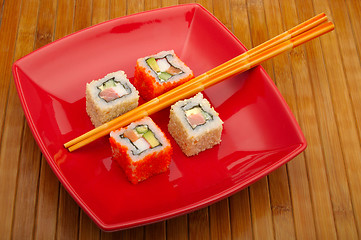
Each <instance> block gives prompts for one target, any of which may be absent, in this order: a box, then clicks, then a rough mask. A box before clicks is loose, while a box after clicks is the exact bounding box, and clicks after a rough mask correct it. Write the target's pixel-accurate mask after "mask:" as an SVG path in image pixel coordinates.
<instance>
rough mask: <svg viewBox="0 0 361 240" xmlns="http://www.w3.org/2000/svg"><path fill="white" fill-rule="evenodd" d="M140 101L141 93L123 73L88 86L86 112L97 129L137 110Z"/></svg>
mask: <svg viewBox="0 0 361 240" xmlns="http://www.w3.org/2000/svg"><path fill="white" fill-rule="evenodd" d="M138 100H139V92H138V91H137V90H136V89H135V87H134V86H133V85H132V84H131V83H130V82H129V80H128V78H127V75H126V74H125V73H124V72H123V71H117V72H113V73H109V74H107V75H106V76H105V77H104V78H102V79H99V80H94V81H92V82H90V83H87V85H86V112H87V114H88V115H89V117H90V120H91V122H92V123H93V125H94V126H95V127H98V126H100V125H102V124H104V123H106V122H109V121H110V120H112V119H114V118H116V117H118V116H120V115H122V114H123V113H126V112H128V111H130V110H132V109H133V108H136V107H137V106H138Z"/></svg>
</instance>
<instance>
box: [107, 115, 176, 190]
mask: <svg viewBox="0 0 361 240" xmlns="http://www.w3.org/2000/svg"><path fill="white" fill-rule="evenodd" d="M110 144H111V148H112V153H113V159H115V160H116V161H117V162H118V163H119V165H120V166H121V167H122V169H123V170H124V172H125V174H126V175H127V177H128V179H129V181H130V182H132V183H133V184H137V183H138V182H140V181H143V180H145V179H147V178H149V177H151V176H153V175H155V174H159V173H162V172H165V171H167V169H168V167H169V164H170V161H171V155H172V151H173V150H172V146H171V145H170V142H169V140H168V139H167V138H166V136H165V135H164V133H163V132H162V131H161V130H160V128H159V127H158V126H157V125H156V124H155V123H154V122H153V120H152V119H151V118H150V117H145V118H143V119H141V120H138V121H136V122H133V123H131V124H129V125H128V126H127V127H126V128H121V129H119V130H116V131H112V132H111V133H110Z"/></svg>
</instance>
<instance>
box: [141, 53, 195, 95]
mask: <svg viewBox="0 0 361 240" xmlns="http://www.w3.org/2000/svg"><path fill="white" fill-rule="evenodd" d="M193 76H194V75H193V71H192V70H191V69H190V68H189V67H187V66H186V65H185V64H184V63H183V62H182V61H181V60H180V59H179V58H178V57H177V55H176V54H175V53H174V51H173V50H170V51H162V52H159V53H157V54H155V55H151V56H147V57H143V58H139V59H138V60H137V65H136V67H135V73H134V86H135V87H136V88H137V89H138V91H139V92H140V95H141V96H142V97H143V98H144V99H145V100H150V99H152V98H154V97H157V96H159V95H161V94H163V93H165V92H166V91H169V90H170V89H172V88H175V87H177V86H179V85H180V84H182V83H184V82H186V81H188V80H190V79H191V78H193Z"/></svg>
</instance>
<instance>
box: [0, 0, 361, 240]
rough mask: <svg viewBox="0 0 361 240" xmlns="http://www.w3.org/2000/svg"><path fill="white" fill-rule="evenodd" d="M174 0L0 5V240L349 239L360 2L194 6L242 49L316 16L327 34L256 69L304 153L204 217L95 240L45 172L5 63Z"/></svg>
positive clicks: (354, 200) (359, 229) (354, 222)
mask: <svg viewBox="0 0 361 240" xmlns="http://www.w3.org/2000/svg"><path fill="white" fill-rule="evenodd" d="M182 3H187V1H181V0H179V1H177V0H139V1H138V0H136V1H130V0H128V1H122V0H58V1H57V0H54V1H50V0H0V140H1V153H0V239H54V238H56V239H104V240H106V239H241V238H242V239H252V238H254V239H296V238H297V239H336V238H339V239H360V238H361V146H360V136H361V94H360V92H361V64H360V57H361V1H360V0H354V1H351V0H350V1H349V0H249V1H245V0H213V1H212V0H211V1H198V3H200V4H202V5H203V6H204V7H206V8H207V9H208V10H209V11H210V12H212V13H213V14H214V15H215V16H216V17H217V18H218V19H220V20H221V21H222V22H223V23H224V24H225V25H226V26H227V27H228V28H229V29H230V30H231V31H232V32H233V33H234V34H235V35H236V36H237V37H238V38H239V39H240V40H241V41H242V42H243V43H244V44H245V45H246V47H247V48H251V47H252V46H255V45H258V44H259V43H261V42H264V41H265V40H267V39H269V38H270V37H273V36H275V35H277V34H279V33H281V32H283V31H285V30H287V29H289V28H291V27H293V26H295V25H296V24H298V23H299V22H301V21H304V20H306V19H308V18H310V17H312V16H314V15H316V14H318V13H320V12H325V13H326V14H327V15H328V16H329V18H330V19H331V20H332V21H333V22H334V23H335V26H336V30H335V31H334V32H332V33H329V34H327V35H326V36H323V37H321V38H319V39H316V40H314V41H312V42H310V43H307V44H305V45H303V46H301V47H299V48H297V49H295V50H293V51H292V52H290V53H287V54H283V55H281V56H279V57H277V58H275V59H273V60H271V61H268V62H266V63H265V64H263V66H264V67H265V69H266V71H267V72H268V74H269V75H270V76H271V78H272V79H273V80H274V81H275V83H276V84H277V87H278V88H279V90H280V91H281V93H282V94H283V96H284V98H285V99H286V101H287V103H288V104H289V106H290V107H291V109H292V111H293V113H294V115H295V116H296V118H297V120H298V122H299V124H300V126H301V128H302V130H303V132H304V134H305V136H306V139H307V141H308V148H307V149H306V151H305V152H304V153H302V154H301V155H299V156H298V157H296V158H295V159H294V160H292V161H291V162H289V163H288V164H287V165H285V166H283V167H281V168H280V169H278V170H277V171H275V172H273V173H271V174H270V175H268V176H267V177H265V178H263V179H261V180H260V181H258V182H257V183H255V184H253V185H251V186H250V187H248V188H246V189H244V190H242V191H240V192H239V193H237V194H235V195H233V196H231V197H229V198H228V199H225V200H222V201H220V202H218V203H216V204H213V205H211V206H209V207H206V208H203V209H201V210H198V211H196V212H193V213H190V214H188V215H183V216H180V217H177V218H173V219H170V220H166V221H162V222H159V223H154V224H150V225H147V226H141V227H137V228H133V229H129V230H124V231H119V232H114V233H105V232H102V231H101V230H100V229H99V228H97V226H95V224H94V223H93V222H92V221H91V220H90V219H89V218H88V216H87V215H86V214H84V212H83V211H82V210H81V209H80V208H79V207H78V206H77V205H76V204H75V202H74V201H73V200H72V198H71V197H69V195H68V194H67V192H66V191H65V190H64V188H63V187H62V186H61V184H60V183H59V181H58V180H57V178H56V177H55V175H54V174H53V173H52V171H51V170H50V168H49V166H48V164H47V162H46V160H45V159H44V157H43V156H42V154H41V152H40V151H39V148H38V147H37V145H36V143H35V142H34V139H33V136H32V134H31V132H30V130H29V127H28V125H27V123H26V120H25V118H24V113H23V110H22V108H21V105H20V101H19V99H18V96H17V92H16V89H15V85H14V81H13V78H12V75H11V66H12V63H13V62H14V61H15V60H17V59H19V58H20V57H22V56H24V55H25V54H27V53H30V52H31V51H33V50H34V49H37V48H39V47H41V46H44V45H45V44H47V43H50V42H52V41H54V40H55V39H58V38H60V37H63V36H65V35H68V34H70V33H72V32H74V31H77V30H80V29H83V28H85V27H88V26H91V25H93V24H96V23H99V22H103V21H105V20H108V19H111V18H115V17H120V16H124V15H128V14H132V13H136V12H141V11H144V10H149V9H154V8H158V7H165V6H170V5H175V4H182Z"/></svg>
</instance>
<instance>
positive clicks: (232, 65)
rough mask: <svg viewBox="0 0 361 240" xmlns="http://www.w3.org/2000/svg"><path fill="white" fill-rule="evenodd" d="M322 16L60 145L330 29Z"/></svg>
mask: <svg viewBox="0 0 361 240" xmlns="http://www.w3.org/2000/svg"><path fill="white" fill-rule="evenodd" d="M326 19H327V17H326V16H325V15H324V14H319V15H317V16H316V17H314V18H312V19H310V20H308V21H306V22H304V23H302V24H300V25H298V26H296V27H295V28H292V29H291V30H289V31H287V32H285V33H282V34H281V35H278V36H277V37H275V38H273V39H271V40H269V41H267V42H265V43H263V44H261V45H259V46H258V47H256V48H253V49H251V50H249V51H248V52H246V53H244V54H241V55H239V56H237V57H236V58H234V59H231V60H230V61H228V62H226V63H224V64H222V65H220V66H218V67H216V68H214V69H212V70H210V71H208V72H206V73H204V74H202V75H200V76H198V77H196V78H194V79H192V80H190V81H188V82H187V83H185V84H183V85H181V86H178V87H177V88H174V89H172V90H170V91H168V92H167V93H165V94H163V95H161V96H158V97H157V98H154V99H152V100H150V101H148V102H146V103H145V104H143V105H141V106H139V107H137V108H135V109H133V110H131V111H129V112H127V113H125V114H123V115H121V116H120V117H118V118H116V119H113V120H112V121H110V122H108V123H105V124H103V125H101V126H100V127H98V128H95V129H93V130H91V131H89V132H87V133H85V134H83V135H81V136H79V137H78V138H75V139H73V140H72V141H69V142H67V143H65V144H64V146H65V147H66V148H68V150H69V151H74V150H76V149H78V148H80V147H83V146H85V145H87V144H88V143H90V142H93V141H94V140H96V139H98V138H100V137H103V136H105V135H107V134H109V133H110V132H111V131H113V130H115V129H117V128H120V127H122V126H125V125H127V124H129V123H131V122H133V121H135V120H137V119H139V118H141V117H144V116H147V115H150V114H152V113H155V112H157V111H159V110H161V109H164V108H165V107H167V106H170V105H171V104H172V103H174V102H176V101H178V100H180V99H183V98H187V97H190V96H192V95H194V94H196V93H197V92H200V91H202V90H204V89H205V88H207V87H209V86H212V85H214V84H216V83H218V82H220V81H222V80H224V79H226V78H229V77H231V76H234V75H236V74H239V73H241V72H244V71H246V70H248V69H250V68H252V67H254V66H256V65H258V64H260V63H261V62H263V61H265V60H268V59H270V58H272V57H274V56H276V55H279V54H280V53H282V52H285V51H287V50H290V49H292V48H294V47H296V46H298V45H300V44H302V43H304V42H306V41H309V40H311V39H313V38H315V37H318V36H321V35H322V34H325V33H327V32H329V31H332V30H333V29H334V26H333V24H332V23H331V22H327V23H324V24H321V25H319V24H320V23H323V22H324V21H325V20H326ZM267 43H269V44H267Z"/></svg>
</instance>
